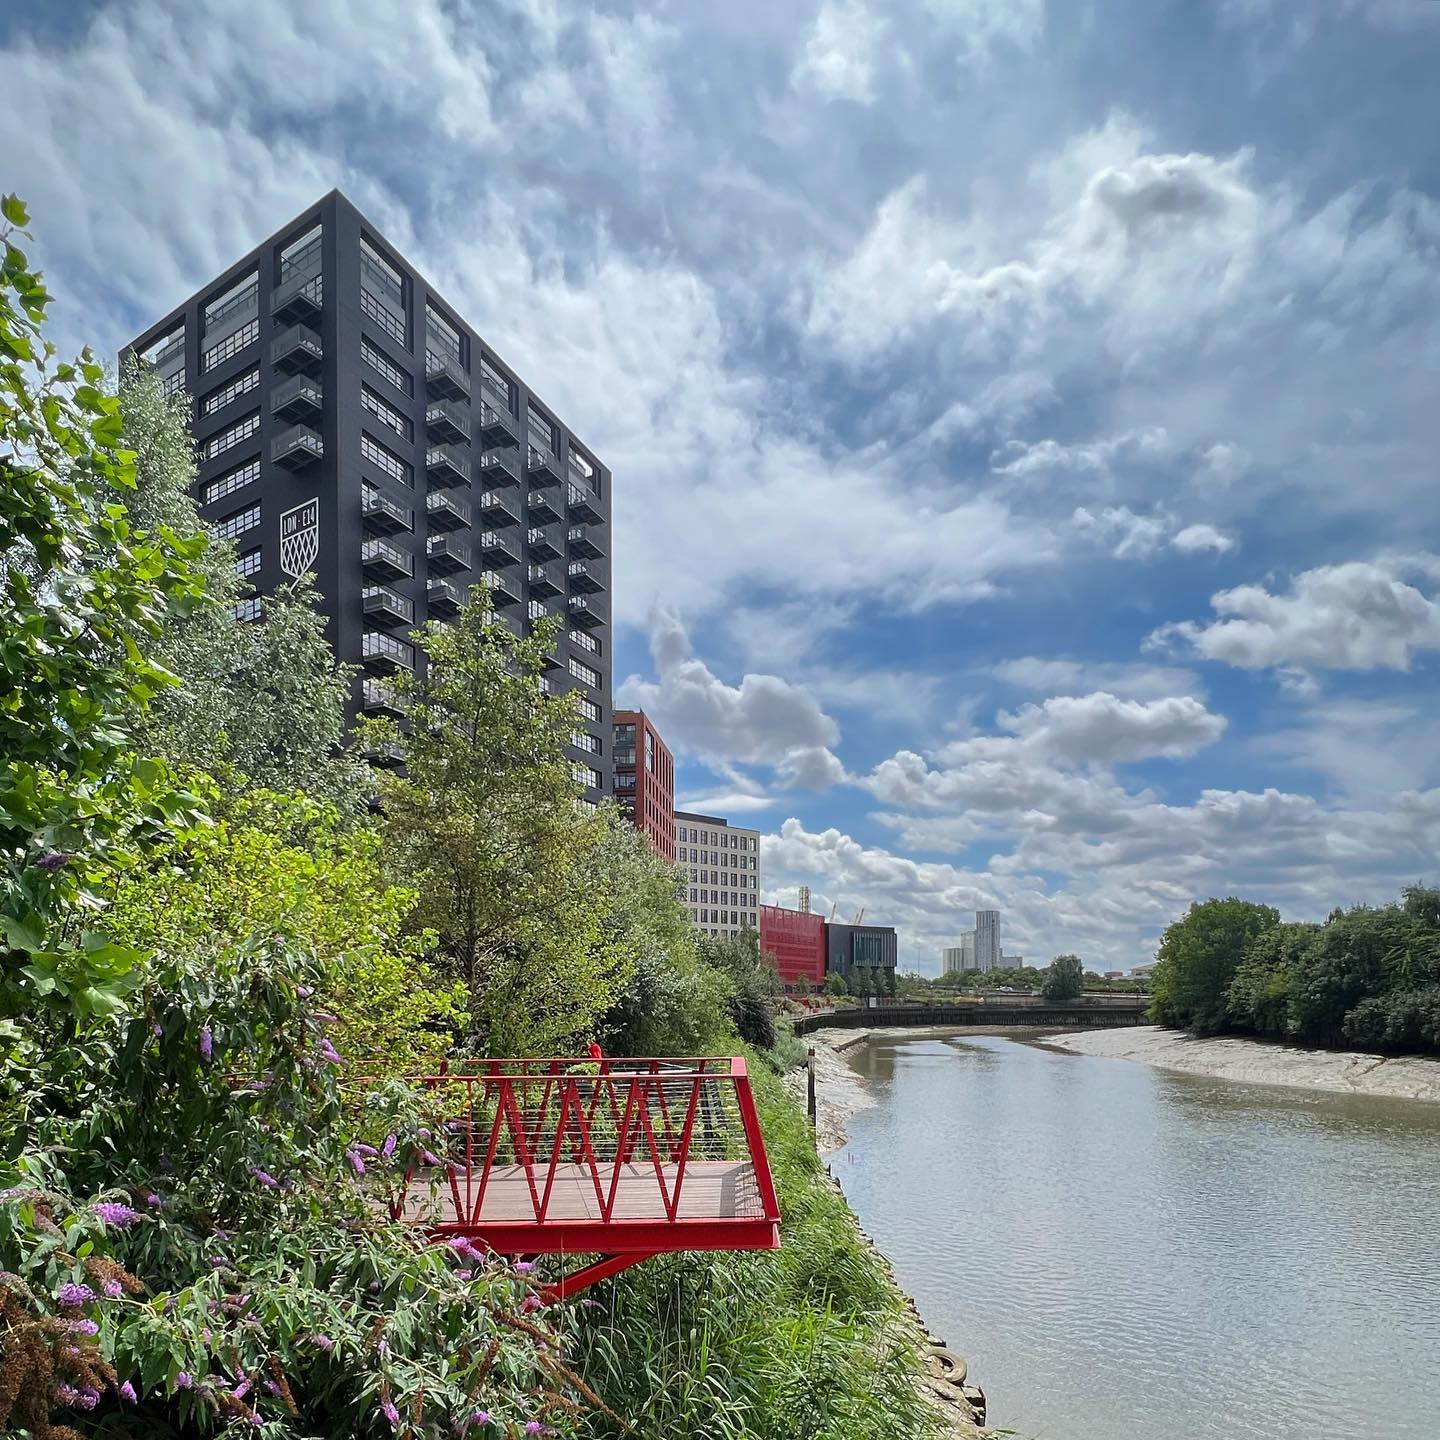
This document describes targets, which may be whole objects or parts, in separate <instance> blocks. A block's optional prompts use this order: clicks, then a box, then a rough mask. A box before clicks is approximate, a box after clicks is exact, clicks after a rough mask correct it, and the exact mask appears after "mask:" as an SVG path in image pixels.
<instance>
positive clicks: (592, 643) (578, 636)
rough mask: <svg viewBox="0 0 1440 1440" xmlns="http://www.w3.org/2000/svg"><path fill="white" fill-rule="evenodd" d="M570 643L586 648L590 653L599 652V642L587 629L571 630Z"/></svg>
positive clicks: (596, 653)
mask: <svg viewBox="0 0 1440 1440" xmlns="http://www.w3.org/2000/svg"><path fill="white" fill-rule="evenodd" d="M570 643H571V644H572V645H578V646H579V647H580V648H581V649H582V650H588V651H589V652H590V654H592V655H598V654H599V653H600V642H599V641H598V640H597V639H596V638H595V637H594V636H593V635H592V634H590V632H589V631H588V630H572V631H571V632H570Z"/></svg>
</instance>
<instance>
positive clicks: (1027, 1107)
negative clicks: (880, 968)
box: [830, 1035, 1440, 1440]
mask: <svg viewBox="0 0 1440 1440" xmlns="http://www.w3.org/2000/svg"><path fill="white" fill-rule="evenodd" d="M848 1058H849V1059H850V1062H851V1064H852V1065H853V1066H854V1068H855V1069H856V1070H857V1071H858V1072H859V1074H860V1075H861V1076H862V1077H863V1078H864V1080H865V1082H866V1088H867V1090H868V1092H869V1093H870V1095H871V1097H872V1098H873V1100H874V1102H875V1103H874V1104H873V1105H871V1106H869V1107H868V1108H865V1109H861V1110H859V1111H857V1112H856V1113H855V1114H854V1115H853V1116H851V1118H850V1120H849V1121H848V1123H847V1129H848V1130H849V1132H850V1140H849V1143H848V1144H846V1145H845V1146H844V1147H843V1148H842V1149H841V1150H839V1151H837V1152H835V1153H834V1154H833V1155H832V1156H831V1157H830V1158H831V1164H832V1169H833V1170H834V1173H835V1175H836V1177H837V1178H838V1179H839V1181H840V1182H841V1184H842V1185H843V1187H844V1189H845V1193H846V1195H847V1196H848V1197H849V1199H850V1202H851V1204H852V1205H853V1206H854V1208H855V1210H856V1212H857V1213H858V1214H859V1216H860V1220H861V1222H862V1224H863V1225H864V1226H865V1229H866V1230H867V1231H868V1232H869V1234H870V1235H871V1237H872V1238H873V1239H874V1240H875V1242H876V1244H877V1245H879V1246H880V1248H881V1249H882V1250H883V1251H884V1252H885V1254H886V1255H887V1256H889V1257H890V1259H891V1261H892V1262H893V1264H894V1267H895V1272H896V1275H897V1277H898V1279H899V1280H900V1283H901V1284H902V1285H903V1286H904V1287H905V1289H906V1290H907V1291H908V1292H909V1293H910V1294H911V1295H913V1296H914V1297H915V1299H916V1301H917V1302H918V1304H919V1306H920V1310H921V1313H922V1314H923V1315H924V1316H925V1318H926V1320H927V1321H928V1322H929V1325H930V1328H931V1329H932V1330H933V1331H934V1332H935V1333H936V1334H938V1335H939V1336H940V1337H941V1338H943V1339H944V1340H945V1341H946V1342H947V1343H948V1344H949V1345H950V1347H951V1348H952V1349H953V1350H955V1351H956V1352H958V1353H959V1354H962V1355H964V1356H965V1357H966V1359H967V1360H968V1361H969V1363H970V1372H971V1376H972V1378H973V1379H974V1380H975V1382H976V1383H978V1384H979V1385H980V1386H982V1388H983V1389H984V1390H985V1393H986V1396H987V1399H988V1401H989V1420H990V1424H991V1425H993V1426H997V1427H1000V1428H1004V1429H1007V1430H1013V1431H1016V1432H1018V1433H1019V1434H1020V1435H1022V1436H1026V1437H1033V1440H1209V1437H1217V1440H1219V1437H1223V1440H1239V1437H1246V1440H1254V1437H1259V1440H1412V1437H1413V1440H1435V1437H1436V1436H1440V1105H1427V1104H1423V1103H1420V1102H1416V1101H1404V1100H1388V1099H1385V1100H1381V1099H1371V1098H1364V1099H1361V1098H1355V1097H1351V1096H1337V1095H1333V1094H1323V1093H1319V1092H1310V1091H1301V1090H1282V1089H1279V1088H1276V1087H1271V1086H1259V1085H1239V1084H1235V1083H1233V1082H1227V1081H1218V1080H1209V1079H1198V1078H1195V1077H1192V1076H1184V1075H1174V1074H1169V1073H1166V1072H1163V1071H1158V1070H1152V1069H1150V1068H1149V1067H1147V1066H1144V1065H1137V1064H1131V1063H1129V1062H1126V1061H1120V1060H1107V1059H1095V1058H1092V1057H1089V1056H1082V1055H1070V1054H1062V1053H1059V1052H1056V1051H1052V1050H1047V1049H1044V1048H1042V1047H1040V1046H1038V1045H1035V1044H1031V1043H1024V1042H1023V1041H1022V1040H1017V1039H1014V1038H1000V1037H998V1036H996V1037H985V1036H972V1035H965V1036H954V1037H945V1038H938V1039H937V1038H934V1037H928V1038H915V1039H904V1038H900V1039H890V1038H883V1037H876V1038H874V1039H872V1040H871V1042H870V1043H869V1044H868V1045H865V1046H861V1047H859V1048H858V1049H857V1050H855V1051H853V1052H852V1053H851V1055H850V1056H849V1057H848Z"/></svg>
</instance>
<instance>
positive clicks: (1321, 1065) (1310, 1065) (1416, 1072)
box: [847, 1025, 1440, 1101]
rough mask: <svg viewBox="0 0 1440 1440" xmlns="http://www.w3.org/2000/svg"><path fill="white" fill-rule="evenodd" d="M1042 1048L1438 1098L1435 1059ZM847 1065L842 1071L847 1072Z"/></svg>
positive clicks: (1179, 1045)
mask: <svg viewBox="0 0 1440 1440" xmlns="http://www.w3.org/2000/svg"><path fill="white" fill-rule="evenodd" d="M1044 1043H1045V1044H1046V1045H1051V1046H1054V1047H1055V1048H1056V1049H1057V1050H1067V1051H1069V1052H1070V1053H1072V1054H1075V1055H1093V1056H1097V1057H1099V1058H1102V1059H1109V1060H1132V1061H1139V1062H1140V1063H1142V1064H1146V1065H1155V1066H1158V1067H1159V1068H1160V1069H1162V1070H1173V1071H1176V1072H1178V1073H1179V1074H1182V1075H1199V1076H1203V1077H1205V1078H1206V1079H1209V1080H1234V1081H1239V1082H1243V1083H1245V1084H1250V1085H1286V1086H1292V1087H1295V1088H1298V1089H1303V1090H1326V1091H1333V1092H1334V1093H1336V1094H1343V1095H1371V1096H1380V1097H1384V1098H1388V1099H1396V1100H1428V1101H1440V1060H1428V1059H1425V1058H1424V1057H1421V1056H1415V1055H1396V1056H1384V1055H1369V1054H1364V1053H1361V1052H1358V1051H1348V1050H1306V1049H1302V1048H1300V1047H1298V1046H1293V1045H1282V1044H1279V1043H1278V1042H1275V1041H1271V1040H1249V1039H1243V1038H1240V1037H1236V1036H1228V1035H1227V1036H1212V1037H1208V1038H1203V1039H1200V1038H1196V1037H1195V1036H1192V1035H1186V1034H1184V1033H1182V1032H1180V1031H1177V1030H1162V1029H1161V1028H1160V1027H1159V1026H1156V1025H1141V1026H1129V1027H1126V1028H1125V1029H1120V1030H1087V1031H1085V1032H1083V1033H1078V1034H1077V1033H1073V1032H1068V1031H1067V1032H1066V1033H1065V1034H1063V1035H1046V1036H1044ZM847 1068H848V1067H847Z"/></svg>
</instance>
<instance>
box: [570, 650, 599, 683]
mask: <svg viewBox="0 0 1440 1440" xmlns="http://www.w3.org/2000/svg"><path fill="white" fill-rule="evenodd" d="M570 674H571V675H572V676H574V678H575V679H576V680H579V681H580V682H581V683H582V684H585V685H590V686H592V687H594V688H595V689H597V690H598V689H599V688H600V672H599V671H598V670H595V669H592V668H591V667H590V666H589V665H587V664H586V663H585V662H584V661H583V660H577V659H576V658H575V657H574V656H573V655H572V656H571V657H570Z"/></svg>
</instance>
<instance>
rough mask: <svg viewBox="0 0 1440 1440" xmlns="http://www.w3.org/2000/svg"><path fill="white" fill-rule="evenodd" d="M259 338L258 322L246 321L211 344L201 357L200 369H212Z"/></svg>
mask: <svg viewBox="0 0 1440 1440" xmlns="http://www.w3.org/2000/svg"><path fill="white" fill-rule="evenodd" d="M259 338H260V322H259V321H258V320H250V321H247V322H246V323H245V324H244V325H242V326H241V327H240V328H239V329H238V330H233V331H231V333H230V334H229V335H227V336H226V337H225V338H224V339H223V340H221V341H219V342H218V343H217V344H215V345H212V346H211V347H210V348H209V349H208V350H207V351H206V352H205V353H204V354H203V355H202V356H201V357H200V368H201V370H213V369H214V368H215V367H216V366H217V365H223V364H224V363H225V361H227V360H228V359H230V357H231V356H232V355H238V354H239V353H240V352H241V351H242V350H243V349H244V348H245V347H246V346H247V345H253V344H254V343H255V342H256V341H257V340H258V339H259Z"/></svg>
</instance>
